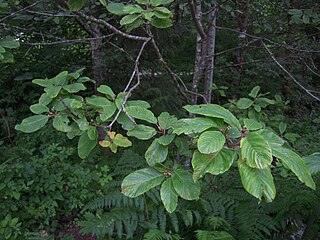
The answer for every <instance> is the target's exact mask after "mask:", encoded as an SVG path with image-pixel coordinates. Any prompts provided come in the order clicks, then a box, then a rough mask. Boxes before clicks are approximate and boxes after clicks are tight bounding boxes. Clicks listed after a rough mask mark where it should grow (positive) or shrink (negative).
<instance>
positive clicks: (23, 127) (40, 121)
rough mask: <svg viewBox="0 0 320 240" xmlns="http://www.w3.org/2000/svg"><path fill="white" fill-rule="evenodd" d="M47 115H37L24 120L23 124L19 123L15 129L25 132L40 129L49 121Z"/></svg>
mask: <svg viewBox="0 0 320 240" xmlns="http://www.w3.org/2000/svg"><path fill="white" fill-rule="evenodd" d="M48 119H49V117H48V116H47V115H35V116H31V117H28V118H25V119H23V120H22V122H21V124H17V125H16V126H15V129H16V130H18V131H22V132H25V133H31V132H35V131H37V130H39V129H40V128H42V127H43V126H44V125H46V123H47V122H48Z"/></svg>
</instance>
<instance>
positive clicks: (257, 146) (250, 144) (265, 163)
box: [240, 132, 272, 168]
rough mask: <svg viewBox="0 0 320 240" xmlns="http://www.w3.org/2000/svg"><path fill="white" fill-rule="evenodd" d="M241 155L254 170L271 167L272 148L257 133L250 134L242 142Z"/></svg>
mask: <svg viewBox="0 0 320 240" xmlns="http://www.w3.org/2000/svg"><path fill="white" fill-rule="evenodd" d="M240 147H241V155H242V158H243V159H245V161H246V164H247V165H248V166H249V167H252V168H267V167H269V166H270V165H271V162H272V154H271V148H270V146H269V144H268V143H267V141H266V140H265V139H264V138H263V137H262V136H260V135H259V134H257V133H253V132H249V133H248V134H247V136H246V137H245V138H242V139H241V142H240Z"/></svg>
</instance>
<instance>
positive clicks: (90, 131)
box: [87, 126, 98, 140]
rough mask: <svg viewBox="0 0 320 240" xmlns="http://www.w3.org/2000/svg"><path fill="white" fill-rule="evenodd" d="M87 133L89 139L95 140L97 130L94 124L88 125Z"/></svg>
mask: <svg viewBox="0 0 320 240" xmlns="http://www.w3.org/2000/svg"><path fill="white" fill-rule="evenodd" d="M87 134H88V137H89V139H90V140H96V139H97V138H98V131H97V128H96V127H95V126H89V128H88V131H87Z"/></svg>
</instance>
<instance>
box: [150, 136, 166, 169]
mask: <svg viewBox="0 0 320 240" xmlns="http://www.w3.org/2000/svg"><path fill="white" fill-rule="evenodd" d="M167 156H168V147H167V146H163V145H161V144H160V143H158V139H155V140H154V141H153V142H152V144H151V145H150V146H149V148H148V149H147V151H146V153H145V158H146V160H147V163H148V165H149V166H154V165H155V164H156V163H162V162H163V161H165V160H166V158H167Z"/></svg>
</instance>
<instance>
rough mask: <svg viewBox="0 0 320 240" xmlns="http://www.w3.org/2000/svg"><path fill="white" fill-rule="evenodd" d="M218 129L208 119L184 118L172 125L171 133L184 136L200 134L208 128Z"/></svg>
mask: <svg viewBox="0 0 320 240" xmlns="http://www.w3.org/2000/svg"><path fill="white" fill-rule="evenodd" d="M216 127H218V125H217V123H216V121H214V120H213V119H209V118H185V119H179V120H178V121H176V122H175V123H174V124H173V133H176V134H178V135H180V134H182V133H184V134H186V135H188V134H192V133H201V132H203V131H205V130H207V129H209V128H216Z"/></svg>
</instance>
